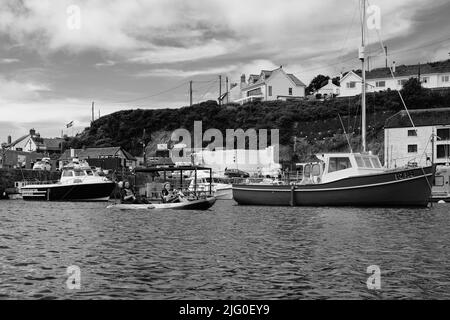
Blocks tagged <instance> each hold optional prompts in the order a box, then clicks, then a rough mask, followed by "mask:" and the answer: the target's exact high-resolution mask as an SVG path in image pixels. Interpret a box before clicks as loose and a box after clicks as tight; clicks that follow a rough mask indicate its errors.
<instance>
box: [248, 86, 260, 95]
mask: <svg viewBox="0 0 450 320" xmlns="http://www.w3.org/2000/svg"><path fill="white" fill-rule="evenodd" d="M259 95H261V88H258V89H254V90H250V91H247V97H251V96H259Z"/></svg>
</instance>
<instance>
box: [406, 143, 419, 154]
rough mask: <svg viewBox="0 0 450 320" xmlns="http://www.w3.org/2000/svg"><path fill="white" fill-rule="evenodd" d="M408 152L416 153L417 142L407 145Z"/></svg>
mask: <svg viewBox="0 0 450 320" xmlns="http://www.w3.org/2000/svg"><path fill="white" fill-rule="evenodd" d="M408 153H417V144H410V145H408Z"/></svg>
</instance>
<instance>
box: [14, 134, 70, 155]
mask: <svg viewBox="0 0 450 320" xmlns="http://www.w3.org/2000/svg"><path fill="white" fill-rule="evenodd" d="M8 140H10V138H9V137H8ZM63 141H64V140H63V139H61V138H54V139H47V138H41V136H40V134H39V133H36V130H34V129H31V130H30V132H29V134H27V135H24V136H22V137H20V138H19V139H17V140H15V141H13V142H11V141H8V143H7V145H6V148H7V149H9V150H12V151H23V152H41V153H45V154H47V155H50V154H55V153H56V154H57V153H61V144H62V143H63Z"/></svg>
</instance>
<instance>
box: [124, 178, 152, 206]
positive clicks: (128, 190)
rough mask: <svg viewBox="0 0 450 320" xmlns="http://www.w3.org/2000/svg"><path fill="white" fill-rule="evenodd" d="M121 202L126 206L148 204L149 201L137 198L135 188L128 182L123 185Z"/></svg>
mask: <svg viewBox="0 0 450 320" xmlns="http://www.w3.org/2000/svg"><path fill="white" fill-rule="evenodd" d="M121 202H122V203H124V204H148V201H147V200H145V199H142V198H141V197H139V196H136V194H135V192H134V190H133V188H132V187H131V185H130V183H129V182H128V181H125V183H123V188H122V191H121Z"/></svg>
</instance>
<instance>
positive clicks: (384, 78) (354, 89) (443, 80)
mask: <svg viewBox="0 0 450 320" xmlns="http://www.w3.org/2000/svg"><path fill="white" fill-rule="evenodd" d="M392 72H393V73H394V76H395V80H394V79H393V78H392V74H391V68H378V69H373V70H372V71H369V72H367V73H366V80H367V92H379V91H384V90H388V89H391V90H400V89H402V87H403V85H404V84H405V83H406V82H407V81H408V80H409V79H410V78H419V79H420V81H421V83H422V85H423V87H424V88H429V89H435V90H436V89H450V60H446V61H439V62H431V63H427V64H417V65H408V66H406V65H401V66H397V65H396V63H395V61H394V63H393V65H392ZM361 82H362V78H361V71H350V72H347V73H346V74H344V75H342V77H341V89H340V96H341V97H350V96H355V95H358V94H360V93H361Z"/></svg>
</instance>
